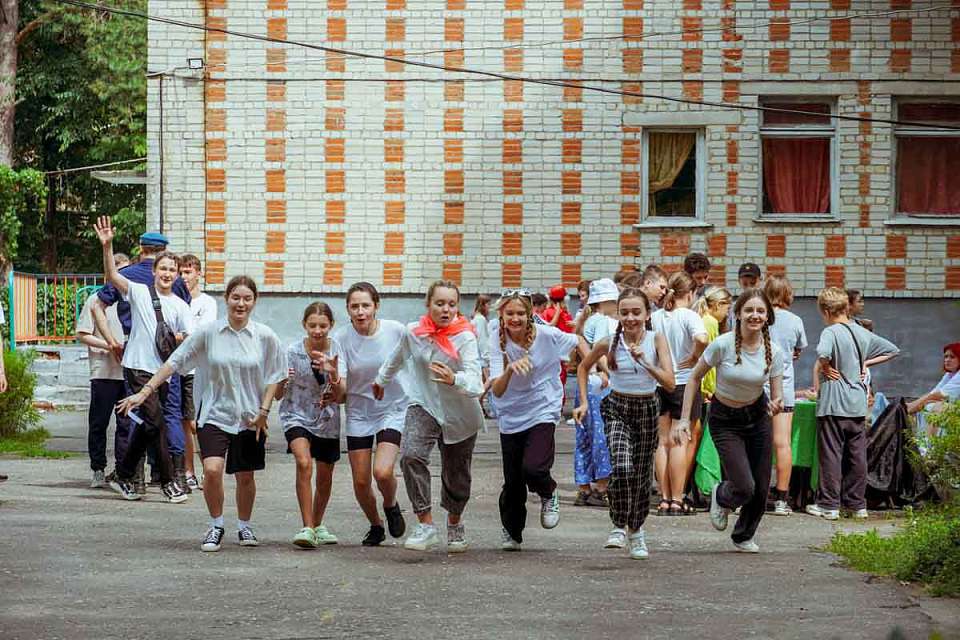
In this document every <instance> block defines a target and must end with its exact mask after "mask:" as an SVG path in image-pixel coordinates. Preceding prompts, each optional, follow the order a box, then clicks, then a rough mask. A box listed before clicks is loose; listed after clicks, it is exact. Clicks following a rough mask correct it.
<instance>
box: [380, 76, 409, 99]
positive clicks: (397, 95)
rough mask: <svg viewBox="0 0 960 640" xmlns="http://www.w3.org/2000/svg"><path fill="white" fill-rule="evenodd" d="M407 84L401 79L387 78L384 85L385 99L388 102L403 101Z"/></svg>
mask: <svg viewBox="0 0 960 640" xmlns="http://www.w3.org/2000/svg"><path fill="white" fill-rule="evenodd" d="M406 95H407V85H406V83H404V82H400V81H399V80H387V81H386V82H385V83H384V85H383V99H384V100H386V101H387V102H403V100H404V98H405V97H406Z"/></svg>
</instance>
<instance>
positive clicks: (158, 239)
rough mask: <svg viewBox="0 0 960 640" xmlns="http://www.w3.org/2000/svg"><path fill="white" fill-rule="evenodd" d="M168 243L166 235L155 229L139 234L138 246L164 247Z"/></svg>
mask: <svg viewBox="0 0 960 640" xmlns="http://www.w3.org/2000/svg"><path fill="white" fill-rule="evenodd" d="M168 244H170V241H169V240H167V236H165V235H163V234H162V233H159V232H157V231H148V232H146V233H145V234H143V235H142V236H140V246H142V247H165V246H167V245H168Z"/></svg>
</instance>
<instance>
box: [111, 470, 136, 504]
mask: <svg viewBox="0 0 960 640" xmlns="http://www.w3.org/2000/svg"><path fill="white" fill-rule="evenodd" d="M110 488H111V489H113V490H114V491H116V492H117V493H119V494H120V495H121V496H123V499H124V500H139V499H140V494H139V493H137V491H136V489H134V487H133V483H132V482H130V481H129V480H123V479H122V478H118V477H117V476H116V475H114V477H113V479H112V480H110Z"/></svg>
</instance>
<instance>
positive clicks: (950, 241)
mask: <svg viewBox="0 0 960 640" xmlns="http://www.w3.org/2000/svg"><path fill="white" fill-rule="evenodd" d="M904 253H906V251H904ZM888 257H889V256H888ZM904 257H906V255H904ZM947 257H948V258H960V236H947Z"/></svg>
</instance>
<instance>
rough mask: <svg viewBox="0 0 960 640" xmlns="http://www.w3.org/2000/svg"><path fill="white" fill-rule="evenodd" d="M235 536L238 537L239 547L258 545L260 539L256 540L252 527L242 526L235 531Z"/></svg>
mask: <svg viewBox="0 0 960 640" xmlns="http://www.w3.org/2000/svg"><path fill="white" fill-rule="evenodd" d="M237 537H238V538H239V539H240V546H241V547H256V546H259V545H260V541H259V540H257V536H255V535H253V529H251V528H250V527H244V528H243V529H240V531H238V532H237Z"/></svg>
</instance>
